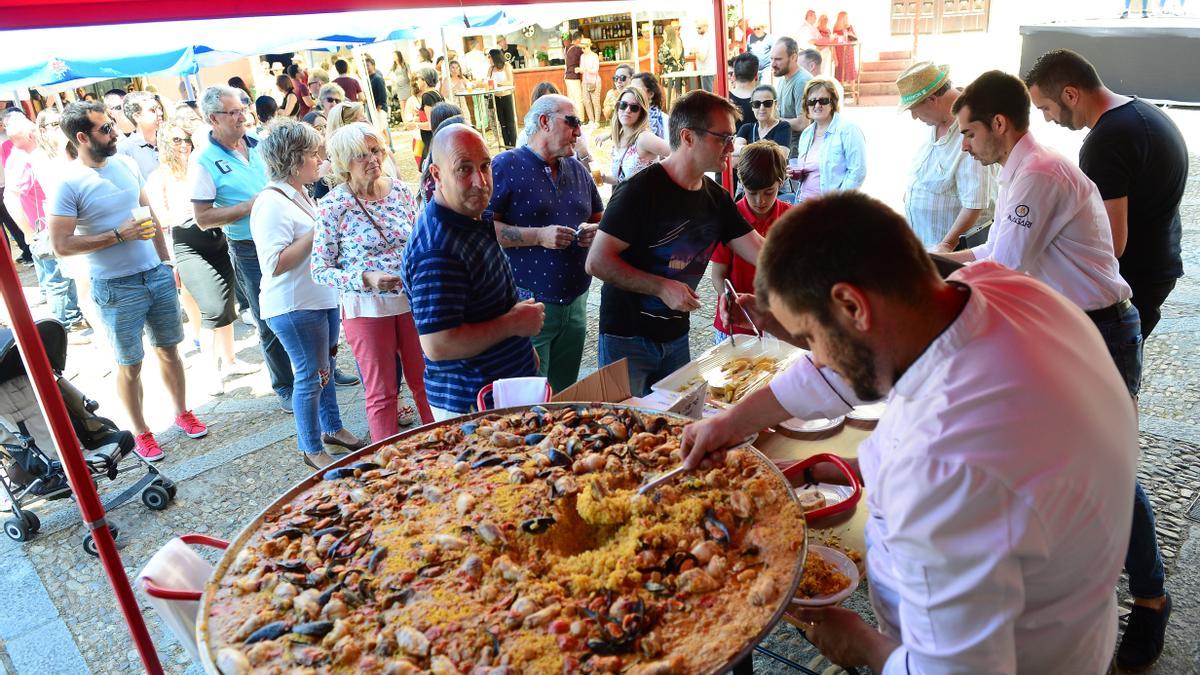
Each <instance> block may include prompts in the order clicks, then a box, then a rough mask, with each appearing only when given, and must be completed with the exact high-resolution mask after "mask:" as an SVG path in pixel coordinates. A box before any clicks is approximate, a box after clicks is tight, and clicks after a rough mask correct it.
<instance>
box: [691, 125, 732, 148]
mask: <svg viewBox="0 0 1200 675" xmlns="http://www.w3.org/2000/svg"><path fill="white" fill-rule="evenodd" d="M684 128H685V129H691V130H692V131H694V132H696V133H698V134H704V135H705V136H712V137H713V138H715V139H717V140H718V141H720V142H721V146H722V147H724V146H726V145H729V144H730V143H732V142H733V139H735V138H737V134H718V133H717V132H715V131H709V130H708V129H698V128H696V127H684Z"/></svg>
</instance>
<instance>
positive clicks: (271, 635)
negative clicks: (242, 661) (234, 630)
mask: <svg viewBox="0 0 1200 675" xmlns="http://www.w3.org/2000/svg"><path fill="white" fill-rule="evenodd" d="M291 629H292V624H290V623H288V622H286V621H272V622H271V623H269V624H267V625H265V626H263V627H262V628H259V629H258V630H256V631H254V632H253V633H251V634H250V637H248V638H246V642H245V644H248V645H251V644H254V643H255V642H262V641H263V640H274V639H275V638H278V637H281V636H283V635H285V634H287V632H288V631H290V630H291Z"/></svg>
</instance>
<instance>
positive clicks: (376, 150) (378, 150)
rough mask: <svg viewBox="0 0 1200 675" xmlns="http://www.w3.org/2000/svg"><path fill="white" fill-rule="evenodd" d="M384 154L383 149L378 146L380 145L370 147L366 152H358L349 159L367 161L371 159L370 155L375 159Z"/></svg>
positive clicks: (380, 157) (381, 157)
mask: <svg viewBox="0 0 1200 675" xmlns="http://www.w3.org/2000/svg"><path fill="white" fill-rule="evenodd" d="M384 154H385V153H384V150H383V148H380V147H374V148H371V149H370V150H369V151H367V152H364V153H362V154H359V155H355V156H354V157H352V158H351V159H353V160H355V161H357V162H365V161H367V160H368V159H371V158H372V157H374V158H375V159H383V156H384Z"/></svg>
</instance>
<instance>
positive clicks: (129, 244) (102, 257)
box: [49, 102, 208, 462]
mask: <svg viewBox="0 0 1200 675" xmlns="http://www.w3.org/2000/svg"><path fill="white" fill-rule="evenodd" d="M61 126H62V131H63V133H64V134H66V136H67V138H68V139H69V141H70V143H71V144H73V145H75V147H76V148H78V150H79V161H78V162H75V163H72V164H71V165H69V167H68V169H67V170H66V172H65V174H64V175H63V177H62V181H61V182H60V183H59V185H58V188H57V191H56V193H55V196H54V197H53V199H52V200H51V204H50V209H49V212H50V222H49V231H50V244H51V247H52V248H53V249H54V252H55V253H56V254H58V255H59V256H69V255H87V261H88V270H89V273H90V276H91V282H92V300H93V301H94V302H95V305H96V311H97V312H98V313H99V315H100V319H101V322H102V323H103V324H104V328H105V329H106V331H107V332H108V339H109V342H110V343H111V345H112V349H113V354H114V356H115V357H116V360H117V394H118V395H119V396H120V398H121V403H122V404H124V406H125V411H126V412H127V413H128V414H129V420H130V422H131V423H132V425H133V431H134V434H135V437H134V451H135V452H137V454H138V455H139V456H140V457H141V458H142V459H144V460H146V461H148V462H156V461H158V460H160V459H162V458H163V451H162V448H160V447H159V445H158V441H156V440H155V439H154V434H153V433H152V432H151V431H150V427H149V426H148V425H147V424H146V419H145V417H144V415H143V410H142V401H143V393H142V380H141V375H142V359H143V357H144V356H145V353H144V352H143V350H142V335H143V332H148V333H149V336H150V343H151V344H152V345H154V348H155V349H154V351H155V355H156V356H157V357H158V362H159V367H160V369H161V372H162V377H163V383H164V384H165V385H166V387H167V392H168V393H169V394H170V397H171V402H172V403H173V404H174V407H175V425H176V426H178V427H179V428H180V429H181V430H182V431H183V432H184V433H185V434H187V435H188V436H190V437H191V438H200V437H202V436H205V435H207V434H208V428H207V427H205V426H204V424H202V423H201V422H200V421H199V420H197V419H196V416H195V415H193V414H192V411H190V410H188V409H187V404H186V400H185V393H186V389H185V381H184V373H183V360H182V359H181V358H180V356H179V348H178V345H179V343H180V342H181V341H183V322H182V320H181V319H180V314H179V295H178V293H177V291H176V290H175V275H174V274H172V273H171V270H170V269H169V268H168V267H167V266H166V265H164V264H163V263H164V262H166V261H167V260H169V259H170V255H169V254H168V253H167V244H166V239H165V238H164V237H163V232H162V228H161V227H160V226H159V224H158V223H157V222H156V221H155V220H154V218H153V217H152V216H151V217H146V216H144V215H142V214H140V213H137V211H138V210H140V208H142V207H145V209H146V212H149V204H150V202H149V200H147V198H146V193H145V191H144V190H143V189H142V188H143V184H144V181H143V180H142V176H141V174H140V173H139V172H138V168H137V165H136V164H134V163H133V161H132V160H130V159H128V158H127V157H117V158H115V159H113V161H111V162H110V161H108V160H109V158H110V157H112V156H113V155H115V154H116V153H117V138H118V136H119V132H118V131H117V128H116V123H114V122H113V121H112V119H111V118H109V116H108V114H107V111H106V110H105V107H104V105H103V104H101V103H94V102H90V103H72V104H70V105H68V106H67V107H66V109H65V110H63V115H62V121H61Z"/></svg>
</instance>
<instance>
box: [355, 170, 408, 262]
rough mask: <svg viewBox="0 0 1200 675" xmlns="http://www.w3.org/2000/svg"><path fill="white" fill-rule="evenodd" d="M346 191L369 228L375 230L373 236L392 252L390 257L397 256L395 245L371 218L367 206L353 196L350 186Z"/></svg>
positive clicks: (373, 218)
mask: <svg viewBox="0 0 1200 675" xmlns="http://www.w3.org/2000/svg"><path fill="white" fill-rule="evenodd" d="M346 191H347V192H349V193H350V196H351V197H354V201H355V202H356V203H357V204H358V208H359V210H360V211H362V213H363V215H364V216H366V217H367V220H368V221H369V222H370V223H371V227H373V228H375V234H378V235H379V238H380V239H381V240H382V241H383V243H384V244H386V245H387V247H388V249H389V250H390V251H391V252H392V255H398V253H399V252H398V251H396V245H395V244H393V243H392V240H391V239H389V238H388V236H387V234H386V233H384V231H383V228H382V227H380V226H379V223H378V222H377V221H376V220H375V216H372V215H371V211H370V210H369V209H367V205H366V204H364V203H363V202H362V200H361V199H359V198H358V195H356V194H354V190H351V189H350V186H348V185H347V186H346Z"/></svg>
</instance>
